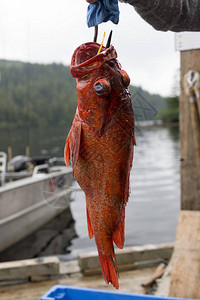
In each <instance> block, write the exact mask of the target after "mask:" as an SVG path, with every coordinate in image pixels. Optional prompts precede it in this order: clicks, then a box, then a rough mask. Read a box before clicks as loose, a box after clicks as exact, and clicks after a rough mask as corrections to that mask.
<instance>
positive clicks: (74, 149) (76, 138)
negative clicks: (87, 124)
mask: <svg viewBox="0 0 200 300" xmlns="http://www.w3.org/2000/svg"><path fill="white" fill-rule="evenodd" d="M80 141H81V122H73V124H72V128H71V130H70V132H69V135H68V137H67V141H66V144H65V163H66V165H67V166H68V165H69V161H70V159H71V164H72V169H74V168H75V166H76V163H77V161H78V156H79V150H80Z"/></svg>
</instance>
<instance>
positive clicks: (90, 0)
mask: <svg viewBox="0 0 200 300" xmlns="http://www.w3.org/2000/svg"><path fill="white" fill-rule="evenodd" d="M86 1H87V2H88V3H95V2H97V1H98V0H86Z"/></svg>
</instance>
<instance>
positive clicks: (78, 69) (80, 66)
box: [70, 42, 117, 78]
mask: <svg viewBox="0 0 200 300" xmlns="http://www.w3.org/2000/svg"><path fill="white" fill-rule="evenodd" d="M99 47H100V44H98V43H95V42H89V43H85V44H82V45H80V46H79V47H78V48H76V50H75V51H74V54H73V56H72V60H71V67H70V68H71V74H72V76H73V77H74V78H79V77H82V76H85V75H87V74H88V73H91V72H93V71H94V70H96V69H98V68H99V67H101V65H102V64H103V63H105V62H106V61H108V60H111V59H114V58H117V52H116V50H115V48H114V47H113V46H112V45H111V46H110V47H109V48H107V49H106V48H105V47H102V51H101V52H100V53H99V54H97V52H98V50H99Z"/></svg>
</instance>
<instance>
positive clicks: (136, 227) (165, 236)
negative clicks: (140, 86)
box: [0, 127, 180, 258]
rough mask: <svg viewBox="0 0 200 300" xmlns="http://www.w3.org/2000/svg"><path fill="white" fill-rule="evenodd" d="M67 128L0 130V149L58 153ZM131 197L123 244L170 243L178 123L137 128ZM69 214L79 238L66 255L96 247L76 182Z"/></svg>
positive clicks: (175, 192) (177, 203) (177, 195)
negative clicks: (90, 234) (90, 236)
mask: <svg viewBox="0 0 200 300" xmlns="http://www.w3.org/2000/svg"><path fill="white" fill-rule="evenodd" d="M67 132H68V128H43V129H35V130H30V131H28V130H15V131H13V130H12V131H10V132H9V131H0V151H1V150H3V151H6V152H7V146H8V145H10V146H12V148H13V155H19V154H24V153H25V146H26V145H27V144H30V147H31V155H32V156H39V155H49V156H63V148H64V143H65V139H66V136H67ZM136 138H137V147H135V154H134V164H133V169H132V171H131V178H130V183H131V195H130V198H129V202H128V205H127V207H126V227H125V231H126V235H125V236H126V239H125V245H126V246H130V245H131V246H132V245H142V244H151V243H162V242H170V241H173V240H174V239H175V231H176V224H177V216H178V211H179V207H180V183H179V160H180V156H179V132H178V128H177V127H169V128H168V127H151V128H142V129H137V130H136ZM74 188H75V191H74V192H73V195H72V196H73V201H72V203H71V210H72V215H73V217H74V219H75V229H76V232H77V235H78V238H76V239H74V240H72V244H71V246H70V248H69V250H70V251H71V254H70V255H69V258H72V257H75V256H76V255H77V253H78V252H83V251H88V250H94V249H96V247H95V244H94V239H92V240H89V238H88V233H87V224H86V208H85V199H84V193H83V192H82V191H81V190H80V188H79V187H78V185H77V184H76V183H75V186H74Z"/></svg>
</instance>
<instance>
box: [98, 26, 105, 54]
mask: <svg viewBox="0 0 200 300" xmlns="http://www.w3.org/2000/svg"><path fill="white" fill-rule="evenodd" d="M105 36H106V33H105V31H104V33H103V40H102V42H101V45H100V47H99V50H98V52H97V55H98V54H99V53H100V52H101V49H102V47H103V43H104V40H105Z"/></svg>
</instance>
